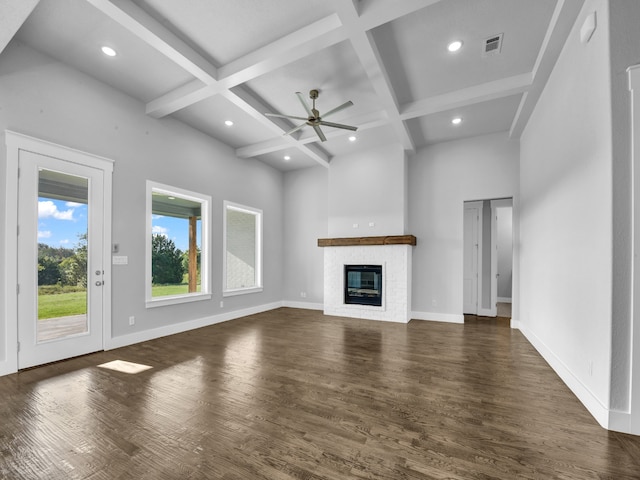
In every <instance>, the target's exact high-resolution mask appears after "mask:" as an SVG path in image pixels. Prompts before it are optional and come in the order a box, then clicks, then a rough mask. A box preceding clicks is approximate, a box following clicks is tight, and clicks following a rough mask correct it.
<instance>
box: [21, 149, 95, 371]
mask: <svg viewBox="0 0 640 480" xmlns="http://www.w3.org/2000/svg"><path fill="white" fill-rule="evenodd" d="M19 168H20V170H19V172H20V175H19V182H18V224H19V229H18V301H17V306H18V341H19V343H18V348H19V350H18V368H27V367H31V366H34V365H41V364H43V363H48V362H52V361H57V360H61V359H64V358H71V357H74V356H78V355H83V354H86V353H90V352H95V351H98V350H102V348H103V338H102V337H103V302H104V298H103V285H104V268H103V265H104V263H103V262H104V261H105V258H104V245H103V242H104V235H103V233H104V228H105V224H104V203H105V192H104V190H105V188H104V175H105V173H104V171H103V170H101V169H99V168H93V167H90V166H87V165H82V164H78V163H75V162H71V161H66V160H63V159H59V158H53V157H50V156H46V155H41V154H37V153H32V152H28V151H24V150H21V151H20V154H19Z"/></svg>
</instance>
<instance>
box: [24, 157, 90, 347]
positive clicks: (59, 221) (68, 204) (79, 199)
mask: <svg viewBox="0 0 640 480" xmlns="http://www.w3.org/2000/svg"><path fill="white" fill-rule="evenodd" d="M88 192H89V179H88V178H86V177H81V176H76V175H69V174H66V173H61V172H56V171H53V170H48V169H44V168H40V169H39V172H38V229H37V238H38V265H37V269H38V275H37V279H38V317H37V322H36V332H37V333H36V340H37V342H38V343H41V342H48V341H51V340H56V339H60V338H63V337H68V336H73V335H81V334H86V333H87V332H88V331H89V325H88V322H87V305H88V297H87V278H88V275H87V273H88V272H87V250H88V245H87V240H88V228H89V219H88V202H89V195H88Z"/></svg>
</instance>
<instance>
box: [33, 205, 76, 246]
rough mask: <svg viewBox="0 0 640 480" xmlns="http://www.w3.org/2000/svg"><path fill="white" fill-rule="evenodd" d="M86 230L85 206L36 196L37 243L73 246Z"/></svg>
mask: <svg viewBox="0 0 640 480" xmlns="http://www.w3.org/2000/svg"><path fill="white" fill-rule="evenodd" d="M86 231H87V206H86V205H84V204H82V203H75V202H65V201H63V200H54V199H51V198H43V197H39V198H38V243H45V244H47V245H49V246H51V247H55V248H57V247H64V248H74V247H75V246H76V245H78V235H79V234H82V233H86Z"/></svg>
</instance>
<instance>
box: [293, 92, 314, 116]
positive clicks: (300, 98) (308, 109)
mask: <svg viewBox="0 0 640 480" xmlns="http://www.w3.org/2000/svg"><path fill="white" fill-rule="evenodd" d="M296 95H297V96H298V100H300V103H301V104H302V106H303V107H304V111H305V112H307V115H309V116H310V117H313V116H314V115H313V112H312V111H311V108H310V107H309V105H308V104H307V101H306V100H305V99H304V97H303V96H302V93H300V92H296Z"/></svg>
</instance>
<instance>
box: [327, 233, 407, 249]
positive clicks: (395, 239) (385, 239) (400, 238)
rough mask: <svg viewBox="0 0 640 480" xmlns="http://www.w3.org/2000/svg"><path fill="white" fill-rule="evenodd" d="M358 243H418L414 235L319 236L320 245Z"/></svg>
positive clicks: (339, 245)
mask: <svg viewBox="0 0 640 480" xmlns="http://www.w3.org/2000/svg"><path fill="white" fill-rule="evenodd" d="M354 245H355V246H357V245H362V246H364V245H414V246H415V245H416V237H415V236H413V235H388V236H382V237H348V238H319V239H318V246H319V247H351V246H354Z"/></svg>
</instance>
